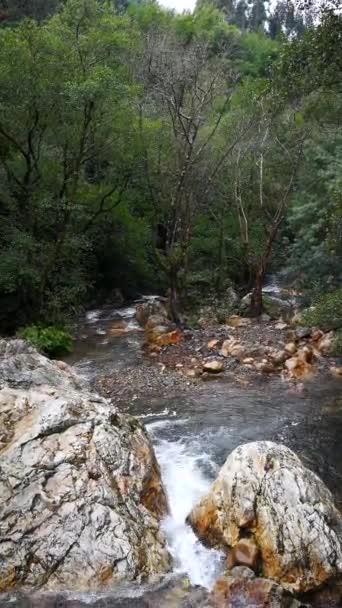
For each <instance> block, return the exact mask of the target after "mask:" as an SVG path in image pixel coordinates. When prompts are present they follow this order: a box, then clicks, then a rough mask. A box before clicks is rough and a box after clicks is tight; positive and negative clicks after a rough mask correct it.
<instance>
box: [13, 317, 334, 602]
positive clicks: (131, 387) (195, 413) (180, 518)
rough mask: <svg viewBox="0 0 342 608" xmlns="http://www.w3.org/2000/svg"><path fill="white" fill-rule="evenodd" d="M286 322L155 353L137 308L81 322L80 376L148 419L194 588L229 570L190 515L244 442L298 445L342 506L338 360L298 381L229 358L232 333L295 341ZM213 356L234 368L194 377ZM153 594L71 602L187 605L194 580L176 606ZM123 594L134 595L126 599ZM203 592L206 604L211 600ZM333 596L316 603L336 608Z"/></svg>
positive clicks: (172, 543) (177, 561) (200, 333)
mask: <svg viewBox="0 0 342 608" xmlns="http://www.w3.org/2000/svg"><path fill="white" fill-rule="evenodd" d="M276 324H277V322H273V321H269V320H268V321H264V322H262V323H260V324H256V323H249V324H247V325H242V326H240V327H236V328H234V327H233V328H232V327H228V326H227V327H226V326H224V327H218V326H215V327H214V326H211V327H207V328H205V329H198V330H192V331H191V332H189V333H188V334H187V333H186V332H185V335H184V336H183V339H182V340H181V341H180V342H177V343H176V344H173V345H169V346H165V347H163V348H162V349H161V350H159V351H158V352H155V351H153V349H152V351H150V350H149V349H146V348H145V347H144V341H145V334H144V332H143V331H142V330H141V328H140V327H139V325H138V323H137V322H136V319H135V308H134V307H128V308H120V309H112V308H111V307H106V308H104V309H99V310H97V311H91V312H89V313H88V314H87V316H86V318H85V319H84V321H83V322H82V323H81V324H80V327H79V338H78V340H77V342H76V344H75V351H74V353H73V354H72V355H71V356H69V357H68V358H67V360H68V363H70V364H72V365H73V369H74V370H75V371H76V372H77V373H78V374H81V376H84V377H85V378H86V380H87V382H90V384H91V385H92V386H93V387H96V388H97V390H98V391H99V392H101V394H102V395H103V396H105V397H106V398H108V399H109V402H110V403H111V404H112V407H113V408H114V410H116V408H118V409H119V411H120V412H122V413H124V414H129V415H131V414H132V415H134V416H136V417H138V418H139V419H140V421H141V422H142V423H143V424H144V426H145V428H146V429H147V432H148V434H149V437H150V438H151V440H152V442H153V445H154V450H155V453H156V456H157V460H158V463H159V466H160V469H161V476H162V480H163V483H164V486H165V490H166V493H167V497H168V503H169V514H168V516H167V517H166V518H164V520H163V523H162V528H163V532H164V534H165V535H166V539H167V545H168V550H169V551H170V553H171V555H172V557H173V577H177V576H179V575H182V576H183V575H186V577H188V580H189V581H190V582H189V583H187V584H188V585H201V586H202V587H203V586H204V587H205V588H209V589H210V588H211V587H212V585H213V584H214V581H215V580H216V578H217V576H218V575H219V574H220V572H221V571H222V554H221V553H220V552H219V551H218V552H217V551H215V550H212V549H207V548H206V547H204V546H203V545H202V544H201V543H200V542H199V540H198V539H197V537H196V536H195V534H194V533H193V532H192V530H191V529H190V527H189V526H187V525H186V523H185V519H186V517H187V515H188V514H189V512H190V511H191V509H192V508H193V506H194V505H195V503H196V502H198V500H200V498H201V497H202V496H203V495H204V494H206V493H207V492H208V489H209V487H210V484H211V482H212V480H213V479H214V478H215V477H216V475H217V473H218V470H219V468H220V467H221V466H222V464H223V463H224V461H225V459H226V457H227V455H228V454H230V453H231V452H232V451H233V450H234V449H235V448H236V447H237V446H239V445H240V444H244V443H246V442H251V441H256V440H257V441H258V440H265V439H266V440H272V441H275V442H277V443H281V444H284V445H286V446H288V447H290V448H291V449H293V450H294V451H295V452H296V454H297V455H298V456H299V457H300V458H301V460H302V462H303V463H304V464H305V465H306V466H308V467H309V468H310V469H312V470H313V471H315V472H316V473H317V474H318V475H319V476H320V477H321V479H322V480H323V481H324V482H325V483H326V485H327V486H328V488H329V489H330V490H331V491H332V492H333V493H334V496H335V500H336V503H337V505H338V506H340V507H341V506H342V452H341V442H340V437H341V433H342V406H341V400H340V398H339V394H340V379H339V378H338V377H335V376H334V375H332V374H331V373H330V372H329V368H330V367H331V365H332V364H334V362H333V360H332V359H330V358H326V357H322V359H319V360H318V362H317V363H316V364H315V373H314V374H312V375H308V376H307V377H305V378H304V379H301V380H300V381H298V380H296V379H289V380H286V379H284V378H283V377H282V374H281V373H279V372H278V371H277V372H276V373H265V372H264V371H263V370H261V369H259V370H257V369H253V368H251V367H248V365H247V364H243V363H241V361H240V359H239V358H234V357H231V356H229V357H224V356H223V355H219V351H220V350H221V349H222V344H223V343H224V341H225V340H227V339H229V338H230V337H234V339H235V340H236V339H237V338H239V340H240V342H243V343H246V342H247V341H249V344H252V343H254V344H256V343H258V342H259V345H261V346H264V345H265V346H268V347H270V348H273V345H274V346H276V345H277V344H278V343H279V341H282V342H283V343H285V342H286V340H287V339H288V334H287V332H288V331H292V330H291V329H289V328H288V327H283V328H280V327H279V326H278V327H276ZM301 339H302V338H299V340H301ZM303 339H304V338H303ZM305 339H307V338H305ZM216 340H218V342H217V343H216V344H215V345H214V346H213V341H216ZM268 342H271V343H270V344H268ZM213 349H216V351H214V354H213ZM258 356H259V355H258ZM260 356H262V354H260ZM213 357H214V358H217V357H219V358H220V357H221V358H222V360H223V361H224V363H225V369H224V372H222V373H219V374H209V373H208V375H205V374H204V373H202V374H201V375H199V376H188V375H187V374H186V373H184V371H185V370H186V369H189V368H190V369H191V367H190V364H191V366H192V368H194V367H195V363H194V361H192V359H194V358H196V361H197V360H201V361H202V363H203V361H204V360H207V359H208V360H210V359H212V358H213ZM255 358H257V355H255ZM234 359H235V361H234ZM179 364H181V366H180V365H179ZM316 365H317V367H316ZM172 580H174V579H172ZM172 585H173V583H172ZM180 589H182V590H183V591H180ZM150 592H151V588H148V589H143V588H142V587H139V588H135V591H134V586H133V587H129V588H127V589H125V590H122V589H121V590H120V589H119V588H115V589H112V590H111V591H110V593H109V596H108V594H107V595H106V596H101V594H100V595H98V594H97V593H95V594H92V596H91V597H90V595H87V596H86V597H84V598H83V599H82V597H81V596H75V595H74V596H73V595H72V594H71V595H70V594H69V596H68V599H67V600H66V599H65V598H64V599H63V598H62V599H61V601H62V604H61V605H66V606H67V605H69V604H70V602H71V604H70V605H71V606H73V607H74V606H77V607H79V606H81V605H83V604H82V601H86V602H90V603H93V604H94V605H96V606H102V605H103V606H104V605H106V602H108V601H111V602H112V603H113V605H117V604H115V602H119V603H118V605H120V606H121V605H123V606H126V605H127V606H134V607H135V606H139V607H141V606H145V605H146V606H150V605H151V606H153V605H154V604H153V602H156V606H163V602H166V603H165V606H167V608H169V605H170V606H172V605H174V606H177V607H178V606H179V605H183V604H180V603H179V602H181V601H183V600H181V599H180V598H181V596H182V593H184V583H181V584H180V587H179V586H178V587H177V585H176V589H175V590H174V591H172V593H174V596H172V597H173V599H172V602H173V603H172V602H171V595H172V594H171V595H170V594H169V592H168V591H167V590H165V587H163V586H162V588H160V590H158V589H157V591H156V595H154V596H153V598H156V599H153V598H152V596H151V595H149V594H150ZM118 593H122V594H123V597H125V599H122V600H121V599H120V600H119V599H118V597H117V594H118ZM132 593H133V594H135V593H138V594H139V597H140V599H139V600H138V599H134V600H133V599H128V596H129V595H130V594H132ZM153 593H154V592H153ZM187 593H188V592H186V594H185V595H187ZM202 593H203V592H202ZM204 595H205V594H204ZM73 597H74V599H72V598H73ZM182 597H183V596H182ZM203 597H204V596H203V595H201V597H200V598H198V602H199V601H204V602H205V601H207V600H206V599H204V600H203ZM135 598H136V596H135ZM163 598H164V599H163ZM165 598H166V599H165ZM55 599H56V597H54V599H53V600H52V599H51V601H55ZM35 601H36V603H32V604H25V603H24V604H23V605H25V606H26V605H30V606H31V605H32V606H44V607H45V606H49V605H50V604H49V603H46V602H48V601H50V600H47V599H46V597H45V598H44V602H45V603H42V602H41V600H40V599H39V597H37V599H36V600H35ZM121 601H122V602H123V603H122V604H120V602H121ZM168 601H169V602H170V603H169V604H168V603H167V602H168ZM184 601H185V600H184ZM187 601H190V599H189V598H188V600H187ZM196 601H197V600H196ZM63 602H64V603H63ZM149 602H150V603H149ZM158 602H159V604H158ZM177 602H178V603H177ZM329 602H330V600H329ZM329 602H326V604H317V603H316V604H312V605H317V606H320V607H321V606H324V608H326V606H328V605H331V606H334V605H335V606H336V603H335V604H334V603H331V604H330V603H329ZM3 605H4V606H8V604H7V603H5V604H3ZM20 605H21V604H20V603H18V606H20ZM52 605H55V604H52ZM184 605H187V604H184ZM189 605H192V604H191V603H190V604H189ZM195 605H196V604H195ZM198 605H201V604H200V603H198ZM204 605H207V604H205V603H204Z"/></svg>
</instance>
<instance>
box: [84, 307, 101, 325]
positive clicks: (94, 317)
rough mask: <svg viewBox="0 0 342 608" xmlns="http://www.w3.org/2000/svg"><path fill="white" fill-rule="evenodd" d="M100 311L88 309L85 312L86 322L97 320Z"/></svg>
mask: <svg viewBox="0 0 342 608" xmlns="http://www.w3.org/2000/svg"><path fill="white" fill-rule="evenodd" d="M101 312H102V311H101V310H89V311H88V312H87V313H86V319H87V321H88V323H96V321H98V320H99V318H100V315H101Z"/></svg>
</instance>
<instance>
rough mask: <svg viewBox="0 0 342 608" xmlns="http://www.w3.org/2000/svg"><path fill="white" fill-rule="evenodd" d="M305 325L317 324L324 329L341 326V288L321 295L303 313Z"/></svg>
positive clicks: (339, 327)
mask: <svg viewBox="0 0 342 608" xmlns="http://www.w3.org/2000/svg"><path fill="white" fill-rule="evenodd" d="M303 323H304V324H305V325H318V326H319V327H322V329H325V330H327V331H328V330H331V329H341V328H342V288H341V287H340V288H339V289H335V291H332V292H330V293H327V294H324V295H321V296H319V297H318V298H317V300H316V301H315V302H314V304H313V307H312V308H309V309H307V310H306V311H305V312H304V313H303Z"/></svg>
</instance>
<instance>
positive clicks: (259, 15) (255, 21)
mask: <svg viewBox="0 0 342 608" xmlns="http://www.w3.org/2000/svg"><path fill="white" fill-rule="evenodd" d="M266 19H267V15H266V8H265V0H253V2H252V7H251V11H250V15H249V19H248V25H249V29H250V30H253V31H260V30H261V31H263V30H264V27H265V23H266Z"/></svg>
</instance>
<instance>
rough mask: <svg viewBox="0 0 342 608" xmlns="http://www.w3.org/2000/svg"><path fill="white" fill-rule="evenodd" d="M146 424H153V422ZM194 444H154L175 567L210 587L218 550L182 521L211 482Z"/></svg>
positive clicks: (218, 562)
mask: <svg viewBox="0 0 342 608" xmlns="http://www.w3.org/2000/svg"><path fill="white" fill-rule="evenodd" d="M150 426H151V427H152V428H153V423H152V424H151V425H150ZM149 431H150V432H151V431H152V429H151V428H149ZM152 433H153V431H152ZM196 448H198V445H196V444H194V445H192V444H190V445H187V444H186V443H185V442H184V441H182V440H179V441H175V442H171V441H167V440H159V441H158V442H157V444H156V446H155V450H156V454H157V458H158V462H159V464H160V467H161V473H162V478H163V481H164V484H165V486H166V490H167V493H168V498H169V504H170V514H169V516H168V517H167V518H166V519H165V521H164V524H163V527H164V532H165V534H166V537H167V539H168V543H169V549H170V552H171V554H172V556H173V558H174V561H175V571H176V572H179V573H183V574H187V576H188V577H189V579H190V581H191V583H192V584H193V585H202V586H205V587H208V588H210V587H211V586H212V585H213V583H214V581H215V579H216V578H217V576H218V573H219V571H220V567H221V566H222V554H221V552H219V551H215V550H211V549H207V548H205V547H204V546H203V545H202V544H201V543H200V541H199V540H198V539H197V537H196V536H195V534H194V533H193V531H192V530H191V528H190V527H189V526H187V525H186V523H185V518H186V516H187V515H188V514H189V513H190V511H191V509H192V507H193V506H194V505H195V503H196V502H197V501H198V500H199V499H200V498H201V496H203V495H204V494H205V493H206V492H207V491H208V489H209V487H210V483H211V482H210V480H209V479H208V478H207V477H206V476H205V475H204V473H203V471H202V470H201V466H200V465H201V464H205V462H204V460H205V459H206V458H207V457H206V455H205V454H203V453H202V454H201V453H199V452H198V449H196ZM207 464H208V463H207Z"/></svg>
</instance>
